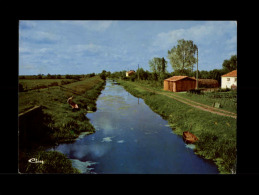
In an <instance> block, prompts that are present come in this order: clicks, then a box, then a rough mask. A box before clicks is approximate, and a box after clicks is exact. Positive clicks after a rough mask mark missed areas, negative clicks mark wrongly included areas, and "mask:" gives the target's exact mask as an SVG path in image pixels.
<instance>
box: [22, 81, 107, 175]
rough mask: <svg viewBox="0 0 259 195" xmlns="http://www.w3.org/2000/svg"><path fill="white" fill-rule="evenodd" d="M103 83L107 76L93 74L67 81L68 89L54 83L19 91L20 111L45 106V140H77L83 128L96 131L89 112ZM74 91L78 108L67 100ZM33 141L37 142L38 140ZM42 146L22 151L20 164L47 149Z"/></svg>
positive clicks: (51, 142) (93, 107)
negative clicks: (102, 77)
mask: <svg viewBox="0 0 259 195" xmlns="http://www.w3.org/2000/svg"><path fill="white" fill-rule="evenodd" d="M42 80H43V79H42ZM46 80H47V79H46ZM54 80H55V79H54ZM22 81H25V80H22ZM25 82H27V83H30V82H31V84H30V85H31V86H33V85H34V84H33V83H34V82H35V81H34V80H27V81H25ZM104 84H105V81H104V80H102V79H101V78H100V77H99V76H94V77H91V78H87V79H85V80H82V81H77V82H73V83H70V84H67V85H65V87H66V89H64V88H60V86H52V87H50V88H42V89H38V90H30V91H26V92H19V102H18V105H19V110H18V112H19V113H22V112H24V111H26V110H28V109H29V108H32V107H34V106H36V105H38V106H42V112H43V114H44V119H43V123H44V125H45V126H46V127H47V131H48V132H47V134H48V138H47V141H46V142H49V144H59V143H62V142H70V141H74V140H75V139H76V138H77V137H78V136H79V134H80V133H81V132H88V133H93V132H94V131H95V130H94V127H93V126H92V125H91V123H90V122H89V119H88V118H87V117H86V114H87V111H94V110H96V103H95V101H96V99H97V97H98V96H99V94H100V93H101V90H102V89H103V87H104ZM67 89H70V90H67ZM72 90H73V91H72ZM72 95H73V97H74V99H73V101H74V102H75V103H77V104H78V106H79V109H78V110H72V108H71V107H70V105H69V104H68V103H67V99H68V98H69V97H71V96H72ZM20 141H22V140H20ZM34 144H36V146H37V143H34ZM39 144H40V143H39ZM42 149H43V148H42V147H41V146H40V145H39V146H38V147H36V148H35V149H34V150H33V151H26V150H24V151H20V164H23V163H24V161H26V159H28V157H29V156H31V153H35V151H36V153H38V152H44V151H42ZM50 153H51V152H50ZM45 155H46V154H45ZM46 156H51V155H46ZM21 169H22V170H23V171H25V172H26V170H27V171H29V170H32V171H33V172H40V170H37V169H29V168H28V167H27V168H26V167H22V168H21ZM46 170H50V169H46ZM71 170H73V169H71ZM53 171H54V170H53ZM56 171H58V170H56ZM54 172H55V171H54Z"/></svg>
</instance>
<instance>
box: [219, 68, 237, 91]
mask: <svg viewBox="0 0 259 195" xmlns="http://www.w3.org/2000/svg"><path fill="white" fill-rule="evenodd" d="M221 88H224V89H225V88H229V89H236V88H237V70H233V71H232V72H229V73H227V74H224V75H222V76H221Z"/></svg>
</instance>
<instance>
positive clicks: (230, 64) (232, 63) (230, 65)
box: [222, 55, 237, 72]
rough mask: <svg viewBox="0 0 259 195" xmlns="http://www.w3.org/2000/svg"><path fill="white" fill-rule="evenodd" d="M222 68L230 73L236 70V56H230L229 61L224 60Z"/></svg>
mask: <svg viewBox="0 0 259 195" xmlns="http://www.w3.org/2000/svg"><path fill="white" fill-rule="evenodd" d="M222 68H223V69H225V70H227V71H228V72H231V71H233V70H236V69H237V55H232V56H231V58H230V59H229V60H224V62H223V64H222Z"/></svg>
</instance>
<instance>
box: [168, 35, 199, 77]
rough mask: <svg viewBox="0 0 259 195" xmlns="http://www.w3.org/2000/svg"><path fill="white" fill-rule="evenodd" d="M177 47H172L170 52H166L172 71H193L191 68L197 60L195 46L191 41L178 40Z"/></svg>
mask: <svg viewBox="0 0 259 195" xmlns="http://www.w3.org/2000/svg"><path fill="white" fill-rule="evenodd" d="M177 42H178V44H177V46H174V47H173V48H172V49H171V50H168V56H167V58H168V59H169V60H170V64H171V65H172V68H173V69H174V70H179V71H180V72H184V70H193V66H194V64H195V63H196V61H197V59H196V58H195V56H194V55H195V53H196V51H197V48H198V47H197V46H196V45H195V44H194V43H193V41H192V40H187V41H186V40H184V39H181V40H178V41H177Z"/></svg>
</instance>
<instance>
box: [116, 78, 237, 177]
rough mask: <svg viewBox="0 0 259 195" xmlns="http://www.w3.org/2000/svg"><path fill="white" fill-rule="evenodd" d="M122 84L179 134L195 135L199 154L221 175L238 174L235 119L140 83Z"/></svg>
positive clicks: (123, 82) (124, 82) (196, 150)
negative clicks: (149, 88) (151, 89)
mask: <svg viewBox="0 0 259 195" xmlns="http://www.w3.org/2000/svg"><path fill="white" fill-rule="evenodd" d="M119 82H120V83H121V85H123V86H124V88H125V89H126V90H127V91H129V92H130V93H131V94H133V95H134V96H136V97H140V98H143V99H144V101H145V103H146V104H147V105H149V106H150V108H151V109H152V110H153V111H155V112H156V113H158V114H159V115H161V116H162V117H163V118H164V119H166V120H168V122H169V124H170V126H171V127H172V129H173V131H174V132H175V133H176V134H177V135H180V136H182V133H183V131H190V132H192V133H194V134H195V135H196V136H197V137H198V138H199V140H198V141H197V142H196V143H195V145H196V149H195V153H196V154H197V155H200V156H202V157H203V158H206V159H210V160H213V161H214V162H215V164H216V165H217V166H218V169H219V171H220V173H231V172H232V171H235V165H236V120H235V119H233V118H230V117H224V116H219V115H215V114H212V113H208V112H205V111H202V110H198V109H195V108H193V107H190V106H188V105H185V104H183V103H181V102H178V101H176V100H174V99H171V98H169V97H167V96H164V95H159V94H154V93H151V92H148V91H146V92H145V91H143V89H142V88H140V87H138V84H137V83H136V82H135V83H133V82H127V81H122V80H120V81H119Z"/></svg>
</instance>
